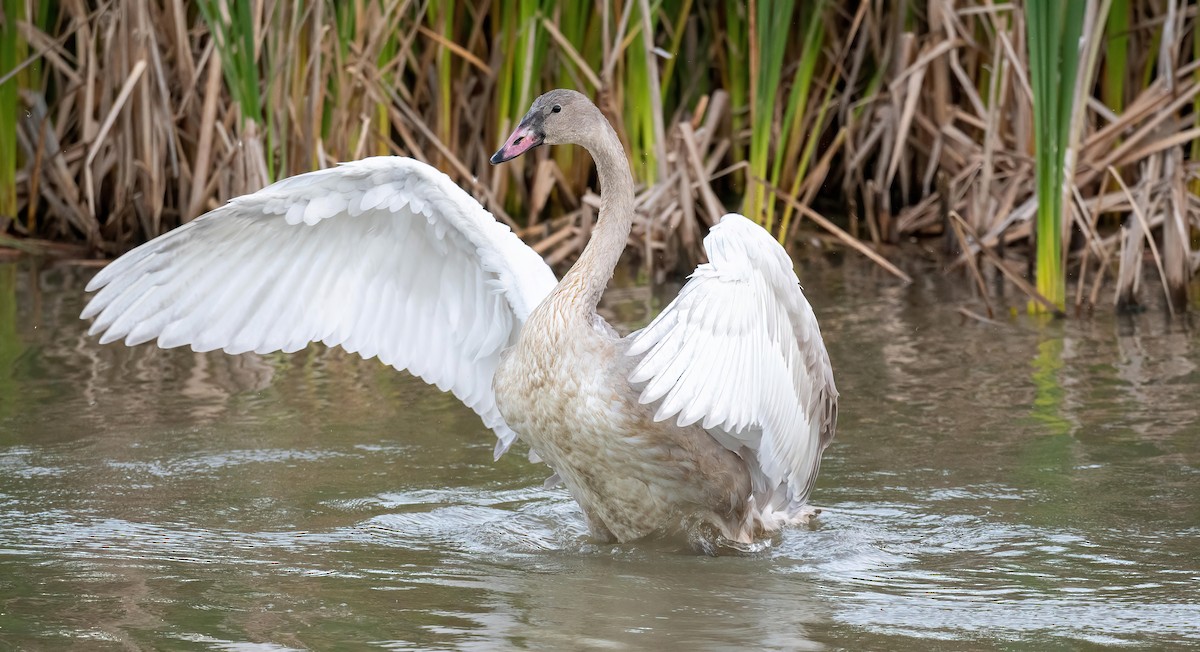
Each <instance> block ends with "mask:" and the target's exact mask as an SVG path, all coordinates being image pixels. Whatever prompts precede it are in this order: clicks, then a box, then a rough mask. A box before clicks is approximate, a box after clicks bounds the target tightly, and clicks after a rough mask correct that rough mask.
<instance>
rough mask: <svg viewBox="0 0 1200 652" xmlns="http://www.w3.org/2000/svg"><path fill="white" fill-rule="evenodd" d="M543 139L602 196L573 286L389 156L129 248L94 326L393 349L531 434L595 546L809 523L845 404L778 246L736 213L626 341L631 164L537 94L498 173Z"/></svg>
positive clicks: (281, 345)
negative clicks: (613, 313) (620, 266)
mask: <svg viewBox="0 0 1200 652" xmlns="http://www.w3.org/2000/svg"><path fill="white" fill-rule="evenodd" d="M559 113H562V115H561V116H559V115H555V114H559ZM543 141H544V142H546V143H549V144H553V143H561V142H572V143H576V144H580V145H583V146H584V147H586V148H587V149H588V151H589V152H590V153H591V154H592V156H593V159H594V160H595V161H596V164H597V168H598V171H599V176H600V185H601V190H602V195H601V210H600V219H599V221H598V223H597V225H596V228H595V230H594V232H593V237H592V240H591V242H589V244H588V247H587V248H586V249H585V250H584V252H583V254H582V255H581V256H580V259H579V261H577V262H576V264H575V265H574V266H573V267H572V268H571V270H570V271H569V272H568V273H567V275H566V276H565V277H564V278H563V279H562V281H560V282H558V283H557V284H556V283H555V281H554V275H553V273H552V272H551V271H550V269H549V267H547V266H546V264H545V263H544V262H543V261H542V260H541V258H540V257H538V256H537V254H536V253H534V252H533V250H531V249H529V247H527V246H525V245H524V244H523V243H522V242H521V241H520V240H519V239H518V238H517V237H516V236H515V235H514V234H513V233H512V232H511V231H509V230H508V228H507V227H505V226H504V225H502V224H499V223H497V222H496V221H495V220H494V219H493V218H492V217H491V215H490V214H488V213H487V212H486V211H485V210H484V209H483V208H482V207H481V206H480V205H479V204H478V202H476V201H475V200H474V199H472V198H471V197H470V196H469V195H467V194H466V193H465V192H464V191H463V190H462V189H461V188H459V187H458V186H457V185H455V184H453V183H452V182H451V181H450V180H449V179H448V178H447V177H446V176H445V175H443V174H441V173H440V172H437V171H436V170H434V169H432V168H430V167H428V166H426V165H424V164H421V163H417V162H415V161H412V160H409V159H402V158H394V157H379V158H374V159H366V160H363V161H357V162H354V163H348V164H345V165H342V166H340V167H338V168H334V169H330V170H321V171H318V172H312V173H309V174H304V175H299V176H296V177H292V178H289V179H285V180H283V181H280V182H279V183H276V184H273V185H272V186H269V187H267V188H264V189H263V190H260V191H258V192H256V193H253V194H251V195H247V196H244V197H239V198H237V199H234V200H232V201H231V202H230V203H229V204H227V205H225V206H223V207H221V208H219V209H217V210H215V211H213V212H211V213H209V214H208V215H206V216H204V217H202V218H200V219H197V220H196V221H194V222H192V223H190V224H187V225H185V226H183V227H180V228H179V229H176V230H175V231H172V232H171V233H168V234H165V235H163V236H161V237H159V238H157V239H155V240H153V241H151V242H149V243H147V244H145V245H143V246H141V247H139V248H137V249H135V250H134V251H132V252H130V253H128V254H126V255H125V256H122V257H121V258H120V259H118V260H117V261H115V262H113V263H112V264H111V265H110V266H109V267H107V268H106V269H104V270H102V271H101V272H100V273H99V274H97V276H96V277H95V279H93V281H92V282H91V283H90V284H89V285H88V290H89V291H90V290H96V289H100V292H99V293H98V294H97V295H96V296H95V297H94V298H93V299H92V301H91V302H90V303H89V305H88V306H87V307H86V308H85V309H84V313H83V317H85V318H88V317H93V316H96V321H95V323H94V324H93V326H92V329H91V331H92V332H93V333H102V337H101V342H109V341H113V340H117V339H122V338H124V339H125V342H126V343H127V344H130V345H133V344H137V343H141V342H145V341H149V340H152V339H157V340H158V344H159V346H162V347H164V348H166V347H171V346H179V345H182V344H190V345H191V346H192V348H193V349H195V350H198V351H202V350H211V349H217V348H221V349H224V350H226V351H228V352H230V353H240V352H243V351H258V352H268V351H276V350H284V351H292V350H297V349H299V348H302V347H303V346H305V345H306V344H308V343H309V342H311V341H321V342H324V343H326V344H328V345H331V346H337V345H340V346H343V347H345V348H346V349H347V350H349V351H352V352H358V353H361V354H362V355H363V356H364V357H367V358H370V357H373V356H376V355H378V356H379V358H380V359H381V360H382V361H383V362H385V363H387V364H390V365H392V366H394V367H396V368H398V369H407V370H409V371H411V372H412V373H413V374H415V375H417V376H419V377H421V378H423V379H424V380H426V381H427V382H430V383H432V384H435V385H437V386H438V387H439V388H440V389H442V390H449V391H452V392H453V393H454V394H455V395H456V396H457V397H459V398H460V399H461V400H462V401H463V402H464V403H465V404H466V405H468V406H469V407H471V408H472V409H473V410H475V411H476V412H477V413H478V414H479V415H480V417H481V418H482V419H483V421H484V423H485V424H487V425H488V427H490V428H492V429H493V430H494V431H495V432H496V434H497V436H498V438H499V441H498V442H497V446H496V455H497V456H499V455H500V454H502V453H503V452H504V451H505V450H506V449H507V448H508V446H509V445H511V443H512V441H513V439H514V438H516V437H517V436H520V438H521V439H523V440H525V441H526V442H527V443H528V444H529V446H530V449H531V457H534V456H537V457H540V458H541V459H543V460H544V461H545V462H546V463H547V464H549V465H550V466H551V467H552V468H553V469H554V471H555V475H554V477H552V478H551V480H561V481H562V482H563V483H564V484H565V485H566V486H567V488H568V489H569V490H570V492H571V494H572V496H574V498H575V499H576V500H577V501H578V502H579V504H580V506H581V507H582V508H583V511H584V514H585V516H586V518H587V521H588V525H589V528H590V530H591V532H592V534H593V535H594V536H595V537H597V538H599V539H602V540H618V541H629V540H633V539H638V538H642V537H645V536H647V535H651V534H653V533H656V532H673V531H679V530H681V529H682V530H689V531H692V530H694V529H695V526H709V527H711V528H715V530H716V532H717V533H719V534H720V535H722V536H724V537H726V538H728V539H730V540H733V541H738V542H749V541H751V540H752V539H753V537H754V536H756V535H758V534H761V533H765V532H770V531H773V530H776V529H778V528H779V527H781V526H782V525H785V524H788V523H794V522H801V521H803V520H806V518H807V515H808V513H809V511H808V510H806V509H805V504H806V501H807V498H808V494H809V492H810V491H811V488H812V484H813V481H814V480H815V478H816V474H817V469H818V467H819V464H820V459H821V453H822V451H823V450H824V448H825V447H826V446H827V445H828V444H829V441H830V440H831V439H832V437H833V433H834V427H835V423H836V418H837V390H836V389H835V388H834V384H833V375H832V371H831V369H830V366H829V358H828V355H827V354H826V351H825V346H824V344H823V342H822V340H821V335H820V331H819V329H818V327H817V323H816V318H815V317H814V316H813V313H812V309H811V308H810V307H809V305H808V302H807V301H806V300H805V299H804V295H803V293H802V292H801V291H800V287H799V283H798V281H797V279H796V276H795V273H794V272H793V270H792V265H791V261H790V259H788V257H787V255H786V253H785V252H784V251H783V249H782V247H780V246H779V245H778V244H777V243H775V242H774V240H773V239H772V238H771V237H770V236H769V235H768V234H767V233H766V231H764V230H763V229H762V228H760V227H758V226H757V225H755V224H753V223H752V222H750V221H749V220H746V219H745V218H744V217H741V216H738V215H728V216H726V217H725V218H723V220H722V221H721V223H720V224H719V225H718V226H716V227H714V228H713V230H712V232H711V233H710V235H709V236H708V237H707V238H706V239H705V248H706V250H707V252H708V255H709V260H710V262H709V263H706V264H704V265H701V266H700V267H699V268H697V270H696V272H695V274H693V275H692V278H691V280H689V282H688V283H687V284H686V285H685V286H684V288H683V290H682V291H681V292H680V295H679V297H678V298H677V299H676V300H675V301H674V302H672V303H671V305H670V306H668V307H667V308H666V310H664V311H663V312H662V314H660V315H659V317H658V318H657V319H655V321H654V322H653V323H651V324H650V325H649V326H648V327H646V328H645V329H643V330H642V331H639V332H637V333H633V334H631V335H630V336H628V337H626V338H621V337H619V336H618V335H617V333H616V332H615V331H614V330H613V329H612V328H611V327H610V326H609V325H608V324H607V323H605V322H604V320H603V319H602V318H600V317H599V316H598V315H597V314H596V311H595V310H596V305H597V302H598V301H599V299H600V296H601V294H602V293H603V291H604V288H605V285H606V284H607V282H608V280H609V278H611V276H612V272H613V269H614V268H615V266H616V263H617V259H618V257H619V256H620V254H621V251H622V249H623V248H624V246H625V243H626V239H627V237H628V234H629V228H630V225H631V223H632V196H633V182H632V179H631V177H630V174H629V166H628V161H627V160H626V159H625V155H624V152H623V150H622V149H621V146H620V141H619V140H618V139H617V137H616V134H615V133H613V131H612V128H611V127H610V126H609V125H608V123H607V121H605V120H604V118H603V117H602V116H601V114H600V112H599V111H598V110H597V109H596V108H595V106H593V105H592V104H591V103H590V102H589V101H587V100H586V98H584V97H583V96H582V95H579V94H578V93H574V92H572V91H551V92H550V93H547V94H546V95H544V96H542V97H541V98H538V100H537V101H536V102H535V103H534V105H533V107H532V108H531V109H530V111H529V114H528V115H527V116H526V118H525V120H523V121H522V124H521V126H520V127H519V128H518V129H517V131H516V132H514V134H513V136H512V137H510V138H509V140H508V142H507V143H506V144H505V146H504V147H503V148H501V150H500V151H499V152H497V154H496V156H495V157H493V162H499V161H503V160H508V159H509V158H512V157H514V156H517V155H520V154H521V153H523V152H525V151H527V150H528V149H530V148H532V147H535V146H537V145H539V144H541V143H542V142H543Z"/></svg>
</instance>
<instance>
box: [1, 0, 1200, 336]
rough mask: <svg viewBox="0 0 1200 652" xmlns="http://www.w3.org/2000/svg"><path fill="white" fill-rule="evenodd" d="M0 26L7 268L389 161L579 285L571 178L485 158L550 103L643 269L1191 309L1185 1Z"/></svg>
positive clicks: (119, 8)
mask: <svg viewBox="0 0 1200 652" xmlns="http://www.w3.org/2000/svg"><path fill="white" fill-rule="evenodd" d="M3 9H4V11H3V18H2V23H0V133H2V134H4V135H5V137H4V138H3V140H0V234H5V235H0V238H3V239H4V240H3V242H2V243H0V244H6V245H8V246H13V247H22V248H27V249H28V248H37V247H38V246H39V243H38V241H39V240H52V241H55V242H59V243H72V244H75V245H78V248H77V249H76V250H74V253H76V254H78V255H96V254H98V255H102V256H110V255H113V254H116V253H119V252H120V251H122V250H124V249H127V248H129V247H130V246H131V245H132V244H135V243H137V242H141V241H144V240H146V239H149V238H151V237H153V236H155V235H157V234H159V233H162V232H164V231H166V230H169V229H170V228H172V227H174V226H177V225H178V224H180V223H182V222H186V221H188V220H190V219H193V218H195V217H196V216H198V215H200V214H201V213H203V212H204V211H206V210H208V209H211V208H213V207H214V206H216V205H219V204H220V203H221V202H223V201H224V200H225V199H227V198H229V197H231V196H234V195H237V194H241V193H244V192H248V191H252V190H254V189H257V188H259V187H261V186H263V185H264V184H266V183H269V182H270V181H272V180H276V179H279V178H282V177H285V176H289V175H292V174H296V173H300V172H304V171H308V170H311V169H314V168H318V167H324V166H329V165H332V164H334V163H336V162H338V161H344V160H350V159H357V158H361V157H364V156H370V155H379V154H403V155H407V156H413V157H416V158H418V159H422V160H425V161H427V162H430V163H432V164H433V165H435V166H437V167H438V168H440V169H442V170H444V171H445V172H447V173H448V174H449V175H450V176H451V177H453V178H454V179H455V180H456V181H457V182H459V183H460V184H462V185H463V186H464V187H465V188H467V189H468V190H470V191H471V192H472V193H473V194H474V195H476V196H477V197H478V198H479V199H480V200H481V201H482V202H484V204H485V205H486V206H487V207H488V208H489V210H491V211H492V212H493V213H494V214H495V215H496V216H497V218H498V219H501V220H503V221H505V222H507V223H509V224H511V225H512V226H513V227H514V228H516V229H517V230H518V232H519V233H520V234H521V236H522V237H523V238H525V239H526V240H527V241H528V242H530V243H531V244H532V245H533V246H534V247H535V248H536V249H537V250H538V251H539V252H540V253H542V254H543V255H544V256H545V257H546V258H547V259H548V260H549V261H550V262H551V263H552V264H555V263H562V262H564V261H569V260H570V259H572V258H573V256H575V255H576V254H577V252H578V251H579V250H580V249H581V248H582V246H583V244H584V243H585V242H586V240H587V238H588V235H589V232H590V226H591V223H592V221H593V220H594V217H595V213H596V209H597V195H596V188H595V185H594V177H593V176H592V172H591V162H590V161H589V160H588V159H587V157H586V155H584V154H583V153H582V152H581V151H572V150H570V149H565V148H564V149H560V150H558V151H554V152H540V153H538V155H537V156H534V157H532V158H530V159H529V160H527V161H524V162H521V163H518V164H515V165H511V166H509V167H505V168H491V167H490V166H489V165H488V164H487V157H488V156H489V154H490V153H491V152H492V151H493V150H494V149H495V146H496V145H497V144H498V143H499V142H500V141H501V140H502V139H503V137H504V136H505V135H506V134H507V133H508V132H509V130H510V129H511V127H512V126H513V125H514V124H515V122H516V121H517V120H518V119H519V118H520V113H521V112H522V111H523V110H524V109H525V107H527V106H528V105H529V102H530V101H531V100H532V99H533V97H535V96H536V95H537V94H539V93H540V92H542V91H543V90H546V89H547V88H550V87H556V86H565V87H572V88H576V89H579V90H581V91H583V92H585V93H587V94H589V95H591V96H593V97H595V98H596V99H597V101H598V102H599V104H600V106H601V107H602V108H603V109H604V111H605V112H606V114H607V115H608V116H609V117H610V118H612V119H613V120H614V122H615V123H617V124H618V125H619V128H618V131H619V133H620V135H621V137H622V139H623V141H624V144H625V145H626V148H627V150H628V151H629V152H630V156H631V161H632V162H633V164H634V170H635V177H636V179H637V181H638V183H639V184H640V191H639V193H638V200H637V209H638V213H639V215H638V220H637V224H636V225H635V229H634V233H633V235H632V237H631V241H630V246H631V247H632V248H635V249H636V250H638V251H639V252H640V253H641V254H643V257H644V260H645V261H646V262H647V266H648V268H651V269H653V270H658V271H666V272H672V271H683V270H690V269H691V267H692V265H693V264H694V263H695V262H696V259H697V258H698V257H699V256H700V251H701V250H700V246H699V243H700V240H701V238H702V236H703V234H704V233H705V232H706V230H707V228H708V227H709V226H711V224H712V223H713V221H714V220H715V219H717V217H719V216H720V215H721V214H723V213H724V212H725V211H727V210H741V211H743V212H745V213H746V214H747V215H749V216H751V217H752V218H753V219H755V220H757V221H759V222H761V223H762V224H763V225H764V226H765V227H767V228H768V229H769V230H771V232H772V233H773V234H775V235H777V236H778V237H779V238H780V240H781V241H783V242H785V243H786V244H787V245H788V246H789V247H790V248H792V249H793V250H795V249H800V248H803V247H806V246H810V245H816V246H822V247H823V246H825V245H827V244H830V245H833V246H837V247H845V248H848V249H850V250H854V251H856V252H859V253H861V254H862V255H865V256H867V257H869V258H871V259H872V260H873V261H875V263H876V264H878V265H879V266H880V267H881V268H882V269H885V270H887V272H888V273H890V274H893V275H895V276H896V277H898V278H902V279H909V278H911V277H912V275H913V274H915V273H938V274H940V273H943V271H944V270H949V271H950V272H951V273H953V274H956V275H957V276H959V277H960V278H961V279H962V282H963V283H967V284H970V285H971V286H974V287H977V288H978V295H977V296H976V298H975V300H974V302H975V303H977V304H978V308H979V311H980V312H982V313H992V312H993V311H994V308H995V306H994V305H993V299H992V298H990V297H991V296H992V295H993V292H991V291H990V289H989V287H988V285H989V283H988V279H989V278H995V279H997V281H998V282H999V283H1003V284H1011V285H1012V286H1014V287H1015V288H1016V289H1017V290H1018V291H1019V292H1020V293H1022V294H1023V295H1024V296H1027V297H1028V299H1029V306H1030V307H1031V309H1034V310H1045V311H1050V312H1064V311H1065V312H1072V311H1077V310H1081V309H1088V308H1090V307H1093V306H1103V307H1107V306H1110V305H1113V304H1117V305H1120V306H1122V307H1136V306H1138V305H1139V304H1142V303H1145V302H1146V301H1147V295H1148V294H1149V293H1156V294H1159V293H1161V294H1165V295H1166V296H1167V297H1168V298H1169V301H1167V302H1166V304H1165V305H1166V306H1168V308H1169V309H1170V310H1173V311H1175V310H1180V309H1183V308H1185V307H1186V304H1187V299H1188V296H1187V288H1188V287H1189V285H1188V282H1189V279H1190V278H1191V275H1192V272H1193V271H1194V269H1195V268H1196V267H1197V264H1198V262H1200V258H1198V257H1197V254H1196V252H1195V251H1194V250H1193V249H1194V247H1193V240H1194V237H1193V235H1194V233H1195V229H1196V227H1197V225H1198V218H1200V195H1198V194H1197V193H1198V192H1200V176H1198V172H1197V170H1198V164H1197V161H1198V160H1200V141H1198V140H1197V136H1198V135H1200V111H1198V110H1197V109H1198V108H1200V61H1198V59H1200V30H1198V29H1197V9H1196V7H1195V6H1194V5H1192V4H1190V3H1186V2H1182V1H1181V0H1141V1H1138V0H1073V1H1071V2H1067V3H1015V4H994V3H990V2H985V1H982V0H962V1H958V2H951V1H949V0H929V1H927V2H904V3H891V2H879V1H866V2H859V3H850V4H846V3H836V2H822V1H817V2H794V1H788V0H782V1H779V2H765V1H764V2H750V3H748V4H747V3H743V2H734V1H726V2H715V3H708V2H694V1H693V0H653V1H652V0H625V1H618V0H610V1H606V2H599V3H595V4H594V5H592V6H591V8H590V9H588V10H586V11H572V10H571V7H569V6H568V5H565V4H560V3H556V2H547V1H544V0H543V1H538V0H521V1H519V2H511V3H509V2H461V1H455V0H423V1H421V0H348V1H346V2H329V1H322V2H310V3H300V2H284V1H282V0H260V1H255V2H245V3H238V2H230V1H229V0H203V1H200V2H196V3H186V2H183V1H182V0H153V1H150V2H141V1H134V0H112V1H111V2H104V3H99V2H90V1H86V0H70V1H67V2H49V1H47V0H3ZM648 35H652V36H650V37H648ZM14 134H15V136H16V137H15V138H12V137H10V135H14ZM906 257H907V258H917V259H920V260H926V259H928V260H935V261H936V263H935V264H928V265H917V266H915V267H914V266H912V265H908V266H903V265H897V264H895V262H896V261H899V260H900V259H901V258H906ZM1145 266H1150V267H1152V268H1153V269H1154V271H1155V273H1156V274H1155V277H1154V278H1156V279H1157V280H1156V281H1155V282H1154V283H1151V284H1149V285H1150V286H1149V287H1140V286H1141V285H1143V284H1142V282H1141V279H1142V278H1143V274H1142V273H1141V271H1142V268H1143V267H1145ZM901 267H904V269H901ZM1068 279H1069V280H1070V284H1069V285H1068ZM1159 286H1161V288H1160V287H1159Z"/></svg>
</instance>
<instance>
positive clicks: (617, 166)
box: [555, 122, 633, 316]
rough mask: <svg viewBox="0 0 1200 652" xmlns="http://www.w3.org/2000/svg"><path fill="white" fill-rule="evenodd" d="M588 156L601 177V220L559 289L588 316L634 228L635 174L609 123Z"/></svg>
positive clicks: (598, 299) (561, 295)
mask: <svg viewBox="0 0 1200 652" xmlns="http://www.w3.org/2000/svg"><path fill="white" fill-rule="evenodd" d="M587 150H588V153H589V154H591V155H592V159H593V160H594V161H595V162H596V171H597V173H598V175H599V177H600V217H599V218H598V219H597V221H596V227H595V228H594V229H593V230H592V238H591V240H590V241H589V242H588V244H587V246H586V247H584V249H583V253H582V254H580V255H579V260H577V261H576V262H575V264H574V265H573V266H571V270H570V271H568V272H567V275H566V276H564V277H563V279H562V281H561V282H560V283H559V284H558V287H557V288H556V289H555V293H556V294H559V295H560V298H562V299H565V300H566V301H567V303H568V305H569V306H570V307H571V308H572V309H578V310H579V311H581V312H582V313H583V314H584V315H585V316H590V315H592V314H594V313H595V311H596V304H598V303H599V302H600V295H602V294H604V288H605V287H607V286H608V281H609V279H611V278H612V275H613V270H615V269H616V267H617V261H618V260H619V259H620V258H621V252H622V251H624V250H625V243H626V242H627V241H628V239H629V229H630V227H631V226H633V175H632V174H631V173H630V171H629V160H628V159H626V158H625V150H624V149H623V148H622V147H621V141H620V139H619V138H617V134H616V132H615V131H613V129H612V127H611V126H610V125H609V124H608V122H604V129H603V135H602V136H601V137H600V138H598V139H597V142H596V143H595V144H593V145H592V146H589V147H587Z"/></svg>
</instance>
